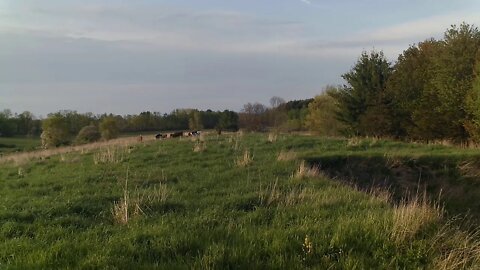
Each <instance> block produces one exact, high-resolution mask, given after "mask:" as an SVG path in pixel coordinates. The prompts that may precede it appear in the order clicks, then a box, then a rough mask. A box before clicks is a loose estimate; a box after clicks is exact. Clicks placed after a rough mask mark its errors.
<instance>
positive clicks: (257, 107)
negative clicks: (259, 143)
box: [239, 97, 313, 131]
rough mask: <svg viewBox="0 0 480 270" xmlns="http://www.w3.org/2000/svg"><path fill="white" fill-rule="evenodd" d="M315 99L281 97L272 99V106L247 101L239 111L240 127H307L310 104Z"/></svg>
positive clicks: (279, 128) (286, 129)
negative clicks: (291, 99) (284, 98)
mask: <svg viewBox="0 0 480 270" xmlns="http://www.w3.org/2000/svg"><path fill="white" fill-rule="evenodd" d="M312 101H313V99H305V100H293V101H288V102H286V101H285V100H283V99H282V98H280V97H272V98H271V99H270V105H271V107H268V106H266V105H264V104H261V103H258V102H255V103H247V104H245V105H244V106H243V109H242V110H241V112H240V113H239V121H240V127H241V128H243V129H245V130H249V131H266V130H270V129H274V130H276V131H300V130H305V129H306V117H307V114H308V105H309V104H310V103H311V102H312Z"/></svg>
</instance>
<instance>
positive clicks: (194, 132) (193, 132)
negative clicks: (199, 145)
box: [190, 130, 200, 136]
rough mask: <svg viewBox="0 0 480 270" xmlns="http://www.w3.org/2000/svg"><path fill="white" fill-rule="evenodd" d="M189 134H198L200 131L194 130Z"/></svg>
mask: <svg viewBox="0 0 480 270" xmlns="http://www.w3.org/2000/svg"><path fill="white" fill-rule="evenodd" d="M190 134H192V136H200V131H198V130H195V131H192V132H190Z"/></svg>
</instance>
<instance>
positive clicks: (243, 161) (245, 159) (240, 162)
mask: <svg viewBox="0 0 480 270" xmlns="http://www.w3.org/2000/svg"><path fill="white" fill-rule="evenodd" d="M252 162H253V156H252V155H251V154H250V151H248V150H245V152H243V155H242V156H240V157H239V158H237V160H236V161H235V164H236V165H237V166H238V167H246V166H248V165H250V164H251V163H252Z"/></svg>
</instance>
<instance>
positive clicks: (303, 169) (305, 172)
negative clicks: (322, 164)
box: [292, 160, 324, 179]
mask: <svg viewBox="0 0 480 270" xmlns="http://www.w3.org/2000/svg"><path fill="white" fill-rule="evenodd" d="M323 176H324V175H323V174H322V172H321V171H320V169H319V168H318V167H316V166H307V165H306V162H305V161H304V160H302V162H301V163H300V166H299V167H298V169H297V170H296V171H295V173H294V174H293V176H292V178H295V179H305V178H315V177H323Z"/></svg>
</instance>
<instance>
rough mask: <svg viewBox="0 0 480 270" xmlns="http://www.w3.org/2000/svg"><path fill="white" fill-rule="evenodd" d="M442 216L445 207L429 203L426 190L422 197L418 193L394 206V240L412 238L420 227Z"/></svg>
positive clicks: (434, 221)
mask: <svg viewBox="0 0 480 270" xmlns="http://www.w3.org/2000/svg"><path fill="white" fill-rule="evenodd" d="M442 217H443V208H441V207H440V206H439V205H438V204H431V203H429V201H428V199H427V195H426V192H424V193H423V196H422V197H420V196H419V195H418V194H417V195H416V196H415V197H414V198H413V199H410V200H403V201H402V202H400V203H399V204H398V205H396V206H394V208H393V228H392V240H393V241H395V242H396V243H402V242H404V241H406V240H410V239H411V238H412V237H414V236H415V234H416V233H417V232H418V231H419V230H420V229H422V228H423V227H425V226H427V225H429V224H433V223H436V222H438V221H440V220H441V219H442Z"/></svg>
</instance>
